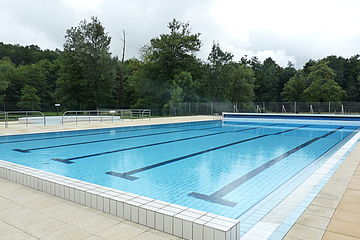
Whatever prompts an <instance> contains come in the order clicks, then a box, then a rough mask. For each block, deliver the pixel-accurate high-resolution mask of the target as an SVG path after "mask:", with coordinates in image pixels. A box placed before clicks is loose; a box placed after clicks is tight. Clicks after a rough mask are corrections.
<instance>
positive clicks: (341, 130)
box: [0, 121, 358, 233]
mask: <svg viewBox="0 0 360 240" xmlns="http://www.w3.org/2000/svg"><path fill="white" fill-rule="evenodd" d="M357 131H358V127H357V126H348V125H319V124H316V125H315V124H308V123H274V122H263V123H260V122H241V121H236V122H231V121H227V122H222V121H204V122H196V123H178V124H162V125H152V126H138V127H124V128H112V129H96V130H82V131H68V132H54V133H41V134H29V135H14V136H3V137H0V159H1V160H5V161H9V162H13V163H17V164H20V165H24V166H28V167H32V168H36V169H41V170H44V171H48V172H52V173H56V174H59V175H63V176H67V177H71V178H75V179H79V180H83V181H86V182H91V183H95V184H98V185H102V186H107V187H111V188H115V189H119V190H122V191H126V192H130V193H134V194H139V195H142V196H146V197H150V198H154V199H158V200H162V201H166V202H170V203H175V204H178V205H182V206H186V207H190V208H194V209H198V210H201V211H206V212H210V213H214V214H219V215H222V216H226V217H230V218H235V219H241V221H242V224H244V225H243V226H244V227H243V229H242V230H241V231H242V233H244V232H246V231H247V230H248V229H249V228H251V226H253V225H254V224H256V222H257V220H259V218H261V216H258V215H257V217H256V218H254V217H253V218H252V217H251V216H248V217H247V218H244V216H246V215H247V213H248V212H249V211H250V210H251V209H252V208H254V207H256V205H257V204H259V203H260V202H261V201H263V200H264V199H265V198H266V197H268V196H269V195H270V194H272V193H274V191H276V190H277V189H279V188H280V187H282V186H284V185H286V184H287V185H288V186H287V188H286V191H285V192H284V193H283V195H284V198H285V197H286V196H287V194H289V193H291V191H293V190H294V189H295V188H296V187H297V184H295V183H292V184H288V183H289V181H290V180H292V179H293V178H294V177H296V176H297V175H298V174H299V173H300V172H301V171H303V170H304V169H306V170H307V171H308V174H311V173H313V172H315V171H316V170H317V169H318V167H319V166H320V165H321V164H322V163H323V162H324V161H325V160H326V157H325V156H326V155H327V154H329V152H331V151H332V150H334V149H335V148H337V147H338V146H339V145H340V144H342V143H344V141H343V140H344V139H349V138H350V137H351V136H352V135H354V134H355V133H356V132H357ZM303 177H306V176H303ZM280 200H281V199H278V200H277V201H280ZM277 203H278V202H272V204H273V205H274V206H275V205H276V204H277ZM266 213H267V212H263V213H262V214H263V216H265V215H266Z"/></svg>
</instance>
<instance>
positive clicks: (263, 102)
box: [263, 102, 266, 113]
mask: <svg viewBox="0 0 360 240" xmlns="http://www.w3.org/2000/svg"><path fill="white" fill-rule="evenodd" d="M263 111H264V113H266V111H265V102H263Z"/></svg>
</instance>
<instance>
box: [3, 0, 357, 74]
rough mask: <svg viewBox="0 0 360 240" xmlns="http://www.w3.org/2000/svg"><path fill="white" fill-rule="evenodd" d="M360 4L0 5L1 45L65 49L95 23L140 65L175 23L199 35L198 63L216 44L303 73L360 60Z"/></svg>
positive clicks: (278, 0)
mask: <svg viewBox="0 0 360 240" xmlns="http://www.w3.org/2000/svg"><path fill="white" fill-rule="evenodd" d="M359 12H360V1H359V0H341V1H340V0H271V1H270V0H246V1H245V0H152V1H149V0H132V1H129V0H128V1H125V0H0V42H4V43H10V44H21V45H30V44H35V45H38V46H40V47H41V48H43V49H56V48H59V49H62V48H63V44H64V42H65V38H64V36H65V31H66V29H69V28H70V27H72V26H77V25H78V24H79V22H80V21H81V20H83V19H87V20H89V19H90V17H91V16H97V17H98V18H99V19H100V21H101V22H102V23H103V25H104V26H105V29H106V31H107V32H108V33H109V35H110V36H111V37H112V42H111V52H112V53H113V55H114V56H116V55H118V56H121V49H122V31H123V30H125V31H126V54H125V56H126V58H131V57H139V50H140V48H141V47H142V46H144V45H145V44H149V41H150V39H151V38H154V37H158V36H159V35H160V34H162V33H167V32H168V29H167V24H168V23H169V22H170V21H171V20H172V19H173V18H176V19H177V20H180V21H182V22H189V24H190V26H191V30H192V32H193V33H201V35H200V39H201V41H202V48H201V51H200V52H199V53H198V57H199V58H201V59H204V60H206V59H207V56H208V54H209V52H210V50H211V45H212V43H213V42H214V41H215V42H218V43H219V44H220V46H221V48H222V49H224V50H226V51H229V52H231V53H233V54H234V56H235V60H239V59H240V58H241V57H243V56H245V55H246V56H248V57H253V56H257V57H258V58H259V59H260V60H264V59H266V58H267V57H271V58H273V59H274V60H275V61H276V62H277V63H278V64H280V65H281V66H286V65H287V63H288V61H291V62H292V63H294V64H295V66H296V67H297V68H300V67H302V66H303V64H304V63H306V62H307V61H308V60H309V59H314V60H317V59H320V58H323V57H325V56H329V55H341V56H343V57H350V56H353V55H355V54H360V28H359V23H360V14H359Z"/></svg>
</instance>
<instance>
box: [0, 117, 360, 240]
mask: <svg viewBox="0 0 360 240" xmlns="http://www.w3.org/2000/svg"><path fill="white" fill-rule="evenodd" d="M212 119H213V117H211V116H210V117H208V116H197V117H177V118H159V119H152V120H151V121H148V120H144V121H140V120H134V121H124V122H120V123H111V124H107V123H103V124H91V125H89V124H86V123H84V124H80V125H69V124H66V125H65V126H46V127H41V126H40V127H39V126H37V127H32V126H30V127H25V126H17V127H16V128H15V127H11V128H8V129H4V128H2V129H0V135H7V134H23V133H34V132H45V131H59V130H74V129H89V128H105V127H117V126H134V125H143V124H158V123H172V122H188V121H203V120H212ZM359 156H360V145H359V144H357V146H355V148H354V149H353V151H352V152H351V153H350V155H349V156H348V157H347V158H346V160H345V161H344V162H343V163H342V164H341V165H340V167H339V168H338V170H337V171H336V173H335V174H334V175H333V176H332V177H331V178H330V180H329V181H328V182H327V184H326V185H325V187H324V188H323V189H322V190H321V191H320V193H319V194H317V195H316V194H315V195H316V197H315V198H314V200H313V201H312V202H311V203H310V205H309V206H308V207H307V209H306V210H305V212H304V213H303V214H302V215H301V217H300V218H299V219H298V220H297V221H296V223H295V224H294V226H293V227H292V228H291V229H290V231H289V232H288V233H287V235H286V236H285V239H322V238H323V239H358V238H359V239H360V230H359V229H360V205H358V203H359V202H360V167H359V166H358V165H359V161H360V157H359ZM355 169H357V170H356V171H355ZM319 190H320V189H319ZM293 219H294V218H293ZM295 220H296V219H295ZM289 228H290V226H289ZM285 229H286V228H285ZM0 233H2V235H1V236H0V239H2V238H3V239H178V238H177V237H175V236H172V235H168V234H166V233H163V232H160V231H157V230H153V229H150V228H148V227H145V226H142V225H139V224H136V223H132V222H129V221H127V220H124V219H122V218H118V217H113V216H110V215H109V214H105V213H103V212H101V211H97V210H94V209H91V208H88V207H85V206H82V205H79V204H76V203H72V202H70V201H67V200H64V199H61V198H58V197H55V196H52V195H50V194H46V193H42V192H39V191H36V190H33V189H31V188H28V187H24V186H22V185H19V184H15V183H12V182H10V181H7V180H3V179H1V178H0ZM275 233H276V232H275ZM259 237H260V236H258V237H257V238H255V237H254V238H251V237H248V238H247V239H263V238H261V237H260V238H259ZM272 239H277V238H276V234H273V235H272Z"/></svg>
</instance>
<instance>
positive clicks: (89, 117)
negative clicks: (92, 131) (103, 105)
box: [88, 111, 91, 124]
mask: <svg viewBox="0 0 360 240" xmlns="http://www.w3.org/2000/svg"><path fill="white" fill-rule="evenodd" d="M88 115H89V124H90V122H91V116H90V111H89V114H88Z"/></svg>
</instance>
